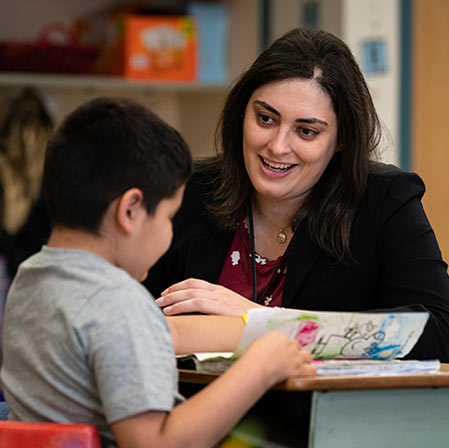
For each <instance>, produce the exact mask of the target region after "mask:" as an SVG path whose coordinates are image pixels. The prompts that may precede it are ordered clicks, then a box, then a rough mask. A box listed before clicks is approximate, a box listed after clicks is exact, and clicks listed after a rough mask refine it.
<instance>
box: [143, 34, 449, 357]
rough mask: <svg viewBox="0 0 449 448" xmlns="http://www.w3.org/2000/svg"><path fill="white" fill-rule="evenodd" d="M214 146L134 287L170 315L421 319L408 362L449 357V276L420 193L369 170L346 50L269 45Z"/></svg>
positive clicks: (240, 88)
mask: <svg viewBox="0 0 449 448" xmlns="http://www.w3.org/2000/svg"><path fill="white" fill-rule="evenodd" d="M217 136H218V138H217V142H218V146H219V148H218V154H217V156H216V157H214V158H212V159H210V160H206V161H203V162H199V163H198V164H197V168H196V172H195V174H194V176H193V178H192V179H191V181H190V182H189V183H188V185H187V188H186V192H185V196H184V200H183V204H182V206H181V209H180V211H179V212H178V214H177V215H176V217H175V220H174V239H173V244H172V246H171V249H170V250H169V252H168V253H167V254H166V255H165V256H164V257H163V258H162V259H161V261H160V262H159V263H158V264H157V265H156V266H155V267H154V268H153V269H152V270H151V271H150V274H149V277H148V279H147V281H146V283H145V284H146V286H147V287H148V288H149V289H150V291H151V292H152V293H153V294H154V295H155V296H158V295H161V297H160V298H159V299H157V303H158V304H159V305H160V306H161V307H163V308H164V312H165V313H166V314H167V315H171V314H178V313H185V312H196V311H199V312H202V313H209V314H237V315H238V314H244V313H245V312H246V311H247V310H248V309H250V308H253V307H261V306H282V307H291V308H297V309H305V310H319V311H363V310H373V309H375V310H381V309H383V310H391V311H395V312H397V311H427V312H428V313H429V314H430V319H429V323H428V324H427V326H426V328H425V331H424V334H423V336H422V337H421V339H420V341H419V342H418V344H417V345H416V347H415V349H414V350H413V351H412V352H411V353H410V354H409V356H410V357H414V358H439V359H441V360H443V361H449V278H448V274H447V265H446V264H445V263H444V261H443V260H442V258H441V253H440V250H439V247H438V243H437V241H436V238H435V235H434V232H433V230H432V228H431V227H430V224H429V222H428V220H427V218H426V215H425V213H424V211H423V208H422V205H421V197H422V195H423V194H424V185H423V182H422V181H421V179H420V178H419V177H418V175H416V174H414V173H408V172H404V171H402V170H400V169H399V168H397V167H395V166H392V165H384V164H382V163H377V162H375V161H374V159H375V152H376V149H377V146H378V144H379V141H380V124H379V119H378V117H377V114H376V110H375V108H374V105H373V101H372V98H371V96H370V92H369V89H368V87H367V84H366V82H365V79H364V78H363V75H362V73H361V71H360V69H359V67H358V65H357V63H356V61H355V59H354V57H353V55H352V54H351V51H350V50H349V48H348V47H347V45H346V44H345V43H344V42H342V41H341V40H339V39H338V38H336V37H335V36H333V35H331V34H329V33H326V32H324V31H317V30H304V29H294V30H292V31H290V32H288V33H287V34H285V35H284V36H282V37H281V38H279V39H278V40H277V41H275V42H274V43H273V44H272V45H271V46H270V47H269V48H267V49H266V50H265V51H264V52H263V53H262V54H261V55H260V56H259V57H258V58H257V59H256V61H255V62H254V63H253V65H252V66H251V67H250V68H249V69H248V70H247V71H246V72H245V73H243V74H242V76H241V77H240V78H239V79H238V80H237V82H236V83H235V85H234V86H233V88H232V89H231V91H230V93H229V95H228V97H227V100H226V103H225V105H224V109H223V112H222V116H221V119H220V122H219V127H218V133H217Z"/></svg>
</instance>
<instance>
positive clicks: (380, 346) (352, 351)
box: [236, 309, 428, 359]
mask: <svg viewBox="0 0 449 448" xmlns="http://www.w3.org/2000/svg"><path fill="white" fill-rule="evenodd" d="M427 319H428V315H427V313H339V312H335V313H332V312H310V311H296V310H285V309H271V310H254V311H251V312H250V313H248V324H247V328H246V329H245V334H244V336H243V338H242V341H241V343H240V346H239V348H238V349H237V352H236V353H237V354H238V353H240V352H241V351H242V350H244V348H245V347H246V346H247V345H248V344H249V343H250V342H251V341H252V340H254V339H255V338H257V337H258V336H261V335H262V334H264V333H266V332H268V331H273V330H277V331H281V332H282V333H284V334H286V335H287V336H288V337H289V338H290V339H296V340H297V341H298V342H299V344H300V345H301V346H302V347H304V348H306V349H307V350H309V351H311V353H312V354H313V355H314V358H315V359H335V358H349V359H354V358H370V359H392V358H398V357H402V356H405V355H406V354H407V353H408V352H409V351H410V350H411V349H412V347H413V346H414V345H415V343H416V341H417V340H418V338H419V336H420V335H421V333H422V331H423V329H424V325H425V323H426V321H427Z"/></svg>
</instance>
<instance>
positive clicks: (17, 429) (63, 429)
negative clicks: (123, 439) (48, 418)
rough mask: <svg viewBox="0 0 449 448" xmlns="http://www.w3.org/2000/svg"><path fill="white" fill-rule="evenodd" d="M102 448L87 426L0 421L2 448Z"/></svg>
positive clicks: (0, 444)
mask: <svg viewBox="0 0 449 448" xmlns="http://www.w3.org/2000/svg"><path fill="white" fill-rule="evenodd" d="M24 447H26V448H42V447H45V448H101V443H100V437H99V435H98V431H97V428H96V427H95V426H92V425H87V424H76V425H75V424H73V425H72V424H62V423H47V422H45V423H44V422H15V421H0V448H24Z"/></svg>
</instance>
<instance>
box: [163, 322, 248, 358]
mask: <svg viewBox="0 0 449 448" xmlns="http://www.w3.org/2000/svg"><path fill="white" fill-rule="evenodd" d="M167 321H168V324H169V326H170V330H171V333H172V338H173V346H174V349H175V353H176V354H177V355H185V354H190V353H200V352H233V351H234V350H235V349H236V347H237V345H238V343H239V342H240V339H241V338H242V335H243V330H244V329H245V323H244V321H243V318H242V317H240V316H198V315H196V316H174V317H167Z"/></svg>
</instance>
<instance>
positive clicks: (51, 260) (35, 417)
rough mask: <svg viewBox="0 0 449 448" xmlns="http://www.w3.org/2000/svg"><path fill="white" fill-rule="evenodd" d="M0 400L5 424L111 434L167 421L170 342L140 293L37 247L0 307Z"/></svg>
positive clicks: (172, 394) (172, 376) (82, 257)
mask: <svg viewBox="0 0 449 448" xmlns="http://www.w3.org/2000/svg"><path fill="white" fill-rule="evenodd" d="M3 344H4V346H3V356H4V358H3V367H2V371H1V379H2V383H3V392H4V395H5V398H6V400H7V402H8V405H9V406H10V409H11V417H10V418H12V419H15V420H24V421H53V422H60V423H89V424H92V425H95V426H96V427H97V428H98V430H99V432H100V436H101V437H102V442H103V445H104V446H115V445H116V442H115V440H114V438H113V435H112V432H111V430H110V427H109V424H111V423H113V422H115V421H118V420H121V419H124V418H126V417H130V416H132V415H135V414H138V413H141V412H144V411H149V410H159V411H170V410H171V409H172V407H173V406H174V404H175V400H177V399H178V398H179V397H180V396H179V394H178V389H177V388H178V375H177V370H176V360H175V356H174V352H173V345H172V339H171V334H170V331H169V328H168V325H167V322H166V320H165V317H164V315H163V313H162V312H161V310H160V309H159V308H158V307H157V305H156V304H155V303H154V300H153V298H152V297H151V295H150V294H149V293H148V291H147V290H146V289H145V288H144V287H143V286H142V285H140V284H139V283H138V282H137V281H135V280H134V279H132V278H131V276H129V275H128V274H127V273H126V272H125V271H124V270H122V269H120V268H117V267H115V266H113V265H112V264H110V263H108V262H107V261H105V260H104V259H102V258H100V257H98V256H96V255H94V254H92V253H90V252H86V251H82V250H69V249H55V248H50V247H48V246H44V247H43V248H42V250H41V251H40V252H39V253H38V254H36V255H33V256H32V257H30V258H29V259H28V260H26V261H25V262H24V263H22V265H21V266H20V268H19V271H18V273H17V276H16V278H15V279H14V282H13V284H12V286H11V289H10V291H9V294H8V298H7V301H6V311H5V322H4V327H3Z"/></svg>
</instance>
